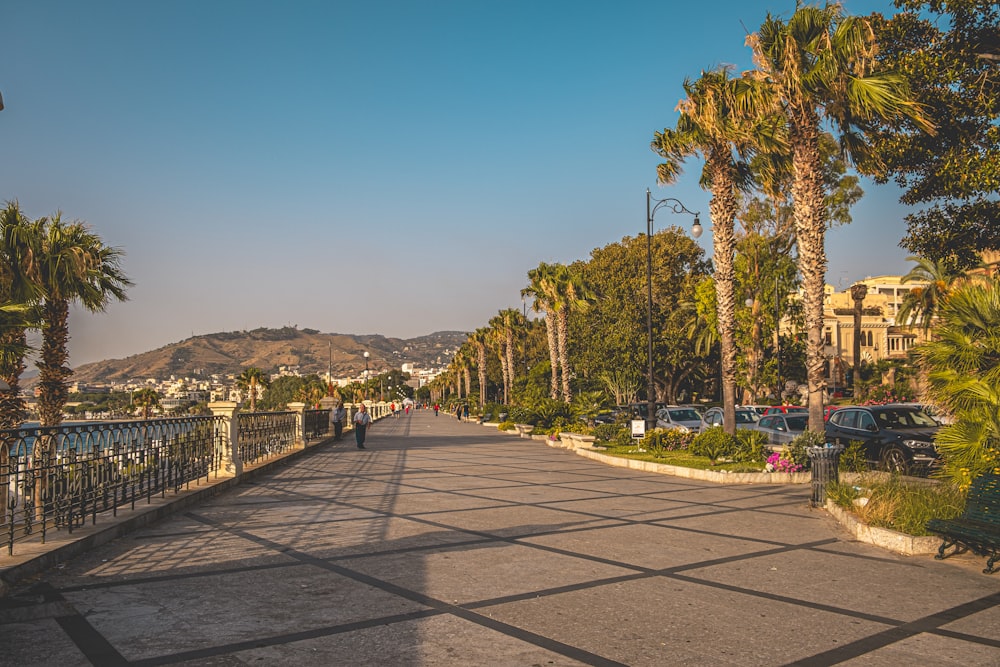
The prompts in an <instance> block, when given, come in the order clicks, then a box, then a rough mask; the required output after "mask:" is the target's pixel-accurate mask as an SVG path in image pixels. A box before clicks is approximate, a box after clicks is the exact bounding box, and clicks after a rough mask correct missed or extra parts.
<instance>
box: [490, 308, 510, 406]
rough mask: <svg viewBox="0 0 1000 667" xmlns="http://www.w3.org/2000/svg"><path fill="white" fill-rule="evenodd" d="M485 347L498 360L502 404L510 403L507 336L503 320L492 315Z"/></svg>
mask: <svg viewBox="0 0 1000 667" xmlns="http://www.w3.org/2000/svg"><path fill="white" fill-rule="evenodd" d="M487 332H488V333H487V336H486V340H487V346H488V347H489V348H490V349H491V350H493V352H495V353H496V355H497V357H498V358H499V359H500V374H501V382H502V385H503V402H504V403H505V404H509V403H510V367H509V366H508V365H507V350H506V346H507V335H506V334H505V333H504V330H503V318H502V317H501V316H500V315H494V316H493V317H491V318H490V321H489V326H488V328H487Z"/></svg>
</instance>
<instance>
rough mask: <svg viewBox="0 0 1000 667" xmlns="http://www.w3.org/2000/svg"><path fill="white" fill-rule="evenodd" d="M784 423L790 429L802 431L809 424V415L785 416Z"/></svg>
mask: <svg viewBox="0 0 1000 667" xmlns="http://www.w3.org/2000/svg"><path fill="white" fill-rule="evenodd" d="M785 423H786V424H788V430H790V431H804V430H806V427H807V426H809V415H801V416H800V415H795V416H791V417H785Z"/></svg>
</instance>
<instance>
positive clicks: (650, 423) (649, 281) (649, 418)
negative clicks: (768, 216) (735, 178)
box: [646, 188, 702, 429]
mask: <svg viewBox="0 0 1000 667" xmlns="http://www.w3.org/2000/svg"><path fill="white" fill-rule="evenodd" d="M653 202H656V203H655V204H654V203H653ZM663 206H667V207H669V208H670V210H671V211H673V212H674V213H687V214H688V215H693V216H694V224H693V225H691V236H693V237H694V238H698V237H700V236H701V231H702V230H701V222H700V221H699V220H698V216H699V215H701V214H700V213H694V212H693V211H689V210H688V209H687V208H686V207H685V206H684V204H682V203H681V202H680V200H679V199H674V198H672V197H666V198H665V199H656V198H654V197H653V195H652V194H651V193H650V192H649V188H646V297H647V301H648V303H647V306H648V307H647V309H646V343H647V348H646V356H647V361H648V362H649V369H648V370H649V376H648V378H647V381H648V385H647V387H646V427H647V428H648V429H652V428H653V427H654V426H656V385H655V384H654V383H653V216H654V215H656V212H657V211H658V210H660V208H661V207H663Z"/></svg>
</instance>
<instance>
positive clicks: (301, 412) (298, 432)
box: [288, 403, 306, 449]
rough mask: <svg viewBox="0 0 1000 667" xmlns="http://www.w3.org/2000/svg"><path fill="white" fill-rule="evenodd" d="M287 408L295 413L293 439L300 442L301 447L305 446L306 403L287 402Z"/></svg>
mask: <svg viewBox="0 0 1000 667" xmlns="http://www.w3.org/2000/svg"><path fill="white" fill-rule="evenodd" d="M288 409H289V410H291V411H292V412H294V413H296V415H297V417H296V419H295V441H296V442H300V443H302V448H303V449H305V447H306V404H305V403H289V404H288Z"/></svg>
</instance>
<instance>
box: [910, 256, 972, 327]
mask: <svg viewBox="0 0 1000 667" xmlns="http://www.w3.org/2000/svg"><path fill="white" fill-rule="evenodd" d="M906 259H908V260H909V261H911V262H916V266H914V267H913V268H912V269H910V272H909V273H907V274H906V275H905V276H903V278H902V280H901V281H900V282H902V283H908V282H925V283H927V285H926V286H923V287H914V288H913V289H911V290H910V291H909V292H907V294H906V296H905V297H903V301H902V303H900V305H899V311H898V312H897V313H896V322H897V323H898V324H900V325H902V326H913V325H916V324H919V325H920V328H921V329H922V330H923V331H924V333H925V334H926V333H927V332H928V331H930V328H931V323H932V321H933V320H934V316H935V315H937V312H938V310H939V309H940V308H941V306H942V305H943V304H944V302H945V300H946V299H947V298H948V292H949V291H950V290H951V288H952V286H953V285H954V284H955V282H956V281H957V280H960V279H961V278H962V277H963V276H964V274H963V273H962V272H961V271H958V270H956V269H955V268H954V266H953V263H952V262H950V261H948V260H945V259H937V260H932V259H928V258H926V257H907V258H906Z"/></svg>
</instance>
